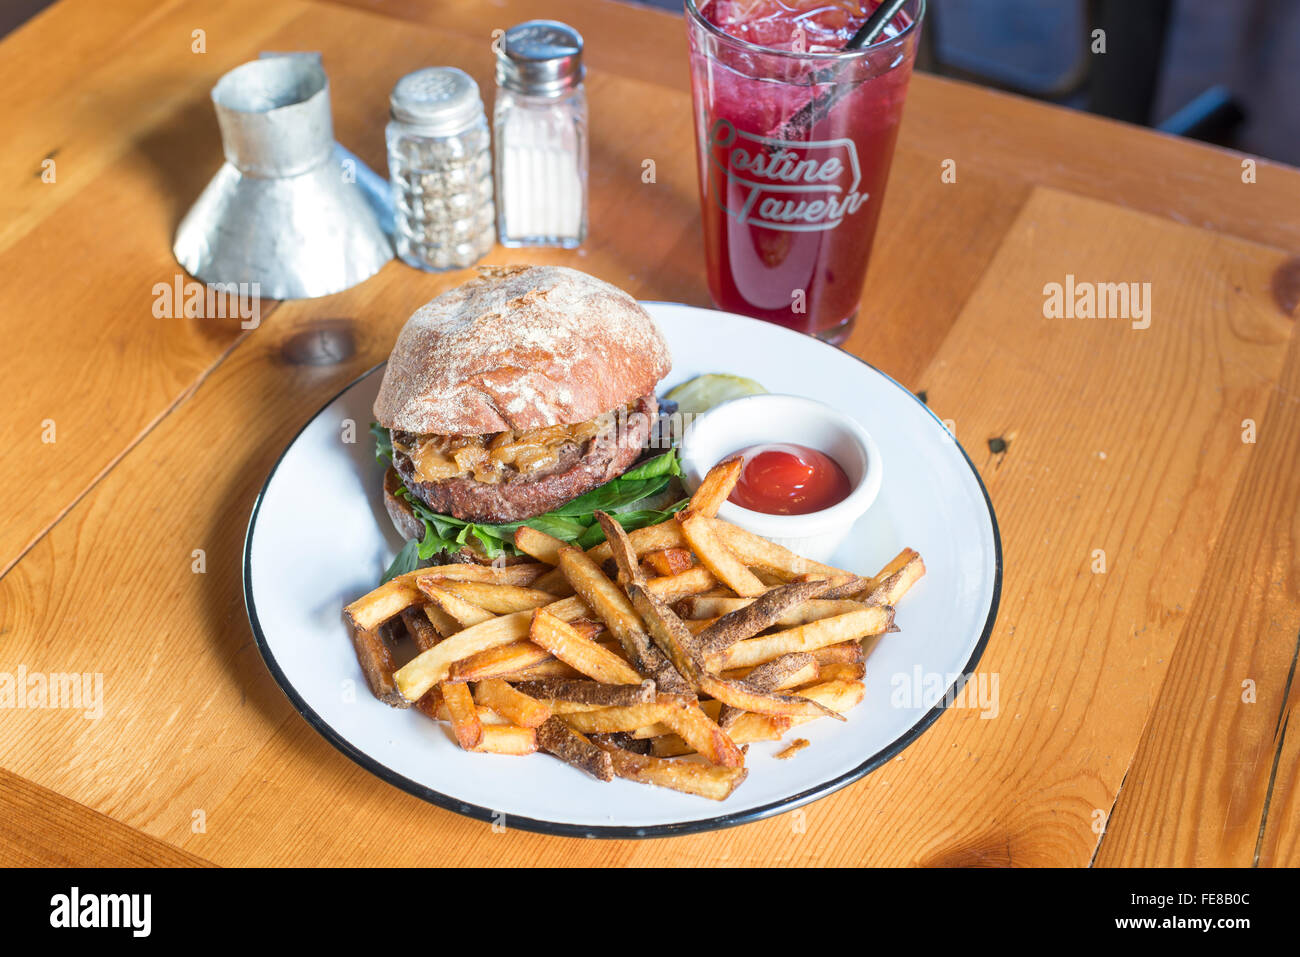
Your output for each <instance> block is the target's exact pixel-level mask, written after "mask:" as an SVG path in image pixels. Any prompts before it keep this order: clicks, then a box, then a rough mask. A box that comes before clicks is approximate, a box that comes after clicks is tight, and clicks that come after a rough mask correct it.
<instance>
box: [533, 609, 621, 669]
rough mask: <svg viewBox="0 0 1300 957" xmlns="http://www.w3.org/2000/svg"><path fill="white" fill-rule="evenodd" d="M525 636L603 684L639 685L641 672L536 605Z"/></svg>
mask: <svg viewBox="0 0 1300 957" xmlns="http://www.w3.org/2000/svg"><path fill="white" fill-rule="evenodd" d="M528 637H529V639H530V640H531V641H532V642H533V644H535V645H539V646H541V647H542V648H545V649H546V650H547V651H549V652H550V653H551V654H553V655H554V656H555V657H556V658H559V659H560V660H561V661H563V662H564V663H565V664H567V665H569V666H570V667H573V668H576V669H577V670H579V671H581V672H582V673H583V674H584V675H588V676H590V677H592V678H595V679H596V680H597V681H603V682H606V683H607V684H624V685H627V684H640V683H641V674H640V672H638V671H637V670H636V669H635V668H633V667H632V666H631V665H629V664H628V663H627V662H626V661H624V660H623V659H622V658H620V657H618V655H616V654H614V653H613V652H612V651H607V650H606V649H604V648H602V647H601V646H600V645H598V644H596V643H595V642H594V641H591V640H589V639H587V638H584V637H582V635H581V634H579V633H578V632H577V631H576V630H574V628H573V627H572V626H571V625H570V624H569V623H568V622H566V621H562V620H560V619H559V618H556V617H555V616H554V615H551V614H548V613H547V612H546V610H545V609H542V608H539V609H537V610H536V611H534V612H533V620H532V624H531V626H530V627H529V630H528Z"/></svg>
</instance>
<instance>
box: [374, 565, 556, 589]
mask: <svg viewBox="0 0 1300 957" xmlns="http://www.w3.org/2000/svg"><path fill="white" fill-rule="evenodd" d="M547 570H548V569H547V566H546V565H541V564H538V563H536V562H521V563H519V564H516V565H499V566H498V565H476V564H474V563H473V562H450V563H448V564H445V565H430V566H428V567H427V568H417V569H416V570H415V571H412V572H406V573H405V574H402V575H398V576H397V578H395V579H394V581H397V580H399V579H400V580H409V581H416V580H417V579H420V578H435V579H439V580H443V581H456V582H485V583H488V584H492V585H518V586H519V587H521V588H527V587H528V586H529V585H531V584H532V583H533V582H535V581H537V579H538V578H539V577H540V576H541V575H543V574H545V573H546V571H547Z"/></svg>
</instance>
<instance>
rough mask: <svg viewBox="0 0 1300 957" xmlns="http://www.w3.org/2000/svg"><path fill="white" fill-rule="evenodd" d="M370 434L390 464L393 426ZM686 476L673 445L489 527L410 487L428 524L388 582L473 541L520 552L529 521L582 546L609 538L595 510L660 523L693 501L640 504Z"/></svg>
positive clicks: (635, 522)
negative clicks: (435, 504) (432, 503)
mask: <svg viewBox="0 0 1300 957" xmlns="http://www.w3.org/2000/svg"><path fill="white" fill-rule="evenodd" d="M370 432H371V434H372V435H374V437H375V458H376V459H377V460H378V461H380V462H382V463H384V464H389V463H391V462H392V455H393V445H392V439H391V437H390V436H389V433H388V430H387V429H385V428H384V427H383V426H381V425H379V424H378V423H374V422H372V423H371V424H370ZM681 474H682V469H681V465H680V463H679V462H678V461H677V451H676V450H675V449H670V450H668V451H667V452H665V453H663V454H662V455H657V456H655V457H654V458H652V459H647V460H646V461H644V462H642V463H641V464H640V465H638V466H637V467H636V468H634V469H631V470H630V471H628V472H625V473H624V474H623V475H621V476H619V477H618V478H616V479H613V480H612V481H609V482H606V483H605V484H604V485H601V486H599V487H597V488H594V489H592V490H591V491H589V492H585V493H584V494H582V495H579V496H578V497H577V498H575V499H573V501H571V502H566V503H565V504H564V505H561V506H560V507H559V508H557V509H554V510H553V511H550V512H546V513H545V514H542V515H538V516H535V517H534V518H530V519H527V520H526V521H523V522H513V523H510V524H508V525H488V524H480V523H477V522H467V521H464V520H463V519H459V518H456V517H454V516H452V515H441V514H438V513H437V512H433V511H430V510H429V508H428V506H426V505H425V504H424V503H423V502H421V501H420V500H419V499H417V498H415V497H414V496H412V495H411V493H410V491H409V490H408V489H406V488H405V487H403V488H400V489H398V490H397V493H396V494H397V496H398V498H401V499H404V500H405V501H406V502H407V504H408V505H410V506H411V510H412V511H413V512H414V513H415V516H416V517H417V518H418V519H420V520H421V521H423V522H424V538H423V539H421V540H420V541H419V542H415V541H414V540H412V541H410V542H408V543H407V545H406V546H405V547H404V548H403V549H402V551H401V552H400V553H399V554H398V559H400V560H401V561H402V562H403V563H406V564H409V565H410V567H409V568H407V567H405V564H403V566H402V567H401V569H400V570H399V571H394V570H393V569H395V568H398V559H395V560H394V562H393V566H392V567H391V568H390V569H389V572H391V574H388V573H386V576H387V577H386V578H385V579H384V580H385V581H387V580H388V578H391V577H393V575H397V574H401V573H402V572H404V571H410V570H411V569H413V568H414V567H415V563H416V561H417V558H418V560H420V561H427V560H428V559H430V558H432V557H433V556H435V555H437V554H438V553H439V552H444V551H445V552H456V551H459V550H460V549H461V548H463V547H464V546H465V545H466V543H468V542H470V541H471V539H472V540H473V544H474V545H475V546H476V547H477V548H478V549H480V550H481V551H482V552H483V554H484V555H485V556H487V557H488V558H489V559H494V558H498V557H499V556H502V555H517V554H519V552H518V550H517V549H516V548H515V541H514V540H515V530H516V529H518V528H519V526H521V525H528V526H529V527H531V528H535V529H537V530H538V531H539V532H545V533H546V534H547V535H552V536H554V537H555V538H558V539H560V540H561V541H564V542H572V543H573V544H575V545H577V546H579V547H581V548H591V547H592V546H593V545H599V544H600V543H601V542H603V541H604V540H605V532H604V531H603V530H602V529H601V527H600V523H599V522H597V521H596V516H595V512H597V511H604V512H609V513H610V514H611V515H613V516H614V518H615V519H616V520H617V521H618V523H619V524H620V525H622V526H623V527H624V528H626V529H628V530H629V531H631V530H633V529H637V528H643V527H645V526H646V525H654V524H656V523H658V522H662V521H664V520H666V519H668V518H670V517H671V516H672V515H673V513H674V512H677V511H679V510H680V509H682V508H685V507H686V504H687V502H688V499H686V498H682V499H680V500H679V501H677V502H675V503H673V504H672V505H670V506H668V507H667V508H665V509H646V508H641V509H638V508H636V505H637V503H639V502H642V501H644V500H646V499H649V498H651V497H653V496H655V495H658V494H660V493H661V492H663V491H664V490H665V489H667V488H668V487H669V486H670V485H671V484H672V482H673V479H674V478H675V477H677V476H679V475H681Z"/></svg>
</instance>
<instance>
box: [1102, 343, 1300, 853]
mask: <svg viewBox="0 0 1300 957" xmlns="http://www.w3.org/2000/svg"><path fill="white" fill-rule="evenodd" d="M1297 345H1298V343H1297V340H1296V339H1294V338H1293V339H1292V340H1291V348H1290V349H1289V350H1288V353H1287V359H1286V364H1285V366H1284V367H1283V369H1282V372H1281V375H1280V377H1279V378H1278V380H1277V385H1276V386H1275V387H1274V388H1273V389H1272V391H1271V394H1270V397H1269V403H1268V407H1267V410H1266V411H1265V412H1264V413H1263V415H1262V416H1260V417H1259V418H1258V420H1257V425H1256V428H1257V433H1256V436H1255V438H1256V441H1255V442H1245V441H1243V440H1242V438H1243V435H1244V433H1245V429H1244V428H1243V427H1242V425H1241V424H1240V423H1239V424H1238V446H1237V447H1235V448H1233V449H1232V450H1231V451H1230V452H1229V453H1228V454H1230V455H1231V456H1232V457H1233V458H1235V459H1239V460H1243V461H1244V462H1245V467H1244V473H1245V474H1244V475H1243V476H1242V479H1241V482H1240V484H1239V485H1238V486H1237V492H1236V495H1235V497H1234V498H1233V501H1232V505H1231V509H1230V511H1229V515H1228V519H1227V522H1226V523H1225V524H1226V526H1227V527H1228V528H1229V529H1231V530H1232V534H1231V535H1227V536H1224V537H1223V538H1222V539H1220V541H1219V542H1218V545H1217V547H1215V549H1214V552H1213V554H1212V555H1211V557H1210V562H1209V570H1208V572H1207V574H1206V576H1205V579H1204V582H1203V587H1201V588H1200V589H1198V590H1197V593H1196V596H1195V600H1194V603H1193V604H1192V605H1191V607H1190V613H1189V615H1188V618H1187V622H1186V625H1185V626H1184V628H1183V637H1182V640H1180V641H1179V643H1178V647H1177V650H1176V651H1175V653H1174V655H1173V657H1172V660H1171V661H1170V665H1169V675H1168V677H1167V678H1166V679H1165V682H1164V685H1163V686H1162V687H1161V689H1160V695H1159V698H1158V699H1157V700H1156V702H1155V707H1154V708H1153V709H1152V716H1151V720H1150V724H1149V726H1148V728H1147V729H1146V732H1145V734H1144V735H1143V739H1142V746H1141V748H1140V749H1139V750H1138V753H1137V756H1136V757H1135V759H1134V761H1133V766H1132V768H1131V769H1130V772H1129V776H1130V781H1129V783H1128V785H1127V786H1126V787H1125V788H1124V791H1123V793H1122V794H1121V795H1120V799H1119V801H1118V803H1117V804H1116V807H1115V812H1114V814H1113V816H1112V819H1111V824H1110V827H1109V828H1108V830H1107V832H1106V836H1105V839H1104V840H1103V841H1102V845H1101V851H1100V853H1099V854H1098V856H1097V863H1098V864H1099V865H1103V866H1105V865H1116V864H1125V865H1136V866H1141V867H1171V866H1173V867H1196V866H1206V865H1220V866H1221V865H1229V866H1234V867H1250V866H1252V865H1263V866H1278V867H1288V866H1289V867H1294V866H1295V865H1296V864H1297V862H1300V856H1298V855H1300V847H1298V846H1297V822H1296V800H1297V788H1298V787H1300V762H1298V761H1297V754H1296V748H1295V743H1294V732H1295V729H1294V728H1292V729H1291V731H1292V735H1293V736H1292V739H1291V742H1290V747H1288V748H1284V743H1285V741H1286V733H1287V728H1288V725H1289V721H1290V718H1291V717H1292V716H1293V714H1294V708H1295V703H1296V696H1297V691H1298V690H1300V689H1297V688H1296V686H1295V669H1296V659H1297V653H1298V652H1300V524H1298V523H1297V513H1296V502H1297V501H1300V470H1298V469H1296V468H1295V467H1294V463H1295V462H1296V461H1298V460H1300V348H1297ZM1242 416H1243V419H1245V418H1249V417H1250V416H1248V415H1247V414H1246V413H1245V412H1243V413H1242Z"/></svg>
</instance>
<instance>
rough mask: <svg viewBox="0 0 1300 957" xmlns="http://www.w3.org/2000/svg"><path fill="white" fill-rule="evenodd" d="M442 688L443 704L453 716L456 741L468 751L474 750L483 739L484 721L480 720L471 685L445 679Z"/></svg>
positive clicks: (452, 721)
mask: <svg viewBox="0 0 1300 957" xmlns="http://www.w3.org/2000/svg"><path fill="white" fill-rule="evenodd" d="M440 690H441V692H442V701H443V704H445V705H446V706H447V713H448V714H449V715H450V716H451V729H452V732H453V733H454V734H455V735H456V742H457V743H458V744H459V745H460V746H461V747H462V748H464V749H465V750H466V751H472V750H474V748H476V747H478V744H479V742H480V741H482V740H483V722H482V721H480V720H479V716H478V709H477V708H476V707H475V706H474V696H473V695H471V694H470V691H469V685H464V684H452V683H450V682H446V681H444V682H443V683H442V686H441V689H440Z"/></svg>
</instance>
